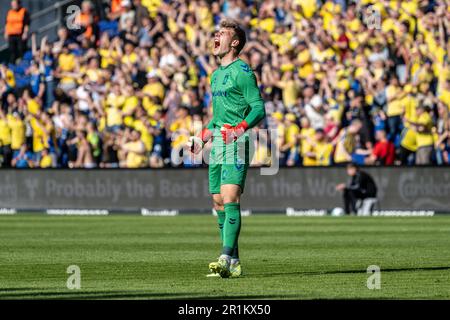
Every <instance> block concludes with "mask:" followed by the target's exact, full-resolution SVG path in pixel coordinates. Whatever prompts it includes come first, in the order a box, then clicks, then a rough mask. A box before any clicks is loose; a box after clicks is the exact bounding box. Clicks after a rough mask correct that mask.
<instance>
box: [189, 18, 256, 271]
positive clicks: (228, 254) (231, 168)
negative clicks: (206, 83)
mask: <svg viewBox="0 0 450 320" xmlns="http://www.w3.org/2000/svg"><path fill="white" fill-rule="evenodd" d="M245 42H246V36H245V31H244V30H243V29H242V28H241V27H240V26H239V25H238V24H237V23H236V22H234V21H230V20H225V21H222V22H221V24H220V29H219V31H218V32H217V33H216V34H215V36H214V49H213V54H214V56H217V57H219V58H220V67H219V68H218V69H217V70H215V71H214V72H213V74H212V75H211V91H212V106H213V117H212V120H211V121H210V122H209V124H208V125H207V126H206V127H205V128H204V129H203V130H202V132H201V134H200V136H197V137H191V138H190V139H189V142H188V143H189V147H190V148H191V150H192V151H193V152H194V153H199V152H200V151H201V150H202V148H203V146H204V144H205V143H206V142H207V141H208V140H210V139H212V149H211V154H210V159H209V173H208V174H209V192H210V193H211V194H212V198H213V203H214V209H215V210H216V212H217V216H218V224H219V229H220V235H221V239H222V253H221V255H220V257H219V259H218V261H217V262H212V263H210V264H209V269H210V271H211V274H210V275H209V276H221V277H222V278H228V277H239V276H240V275H241V273H242V269H241V264H240V261H239V252H238V238H239V232H240V229H241V212H240V197H241V194H242V193H243V191H244V186H245V178H246V175H247V169H248V167H249V164H250V161H251V152H250V136H249V134H248V130H249V129H251V128H253V127H254V126H256V125H257V124H258V123H259V122H260V121H261V120H262V119H263V118H264V117H265V110H264V102H263V100H262V98H261V95H260V93H259V89H258V86H257V84H256V77H255V75H254V74H253V71H252V69H251V68H250V66H249V65H248V64H247V63H245V62H244V61H242V60H241V59H239V57H238V56H239V53H240V52H241V50H242V48H243V47H244V45H245Z"/></svg>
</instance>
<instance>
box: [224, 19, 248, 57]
mask: <svg viewBox="0 0 450 320" xmlns="http://www.w3.org/2000/svg"><path fill="white" fill-rule="evenodd" d="M220 27H221V28H227V29H233V31H234V35H233V40H239V44H238V45H237V46H236V47H235V48H236V51H237V53H239V52H241V50H242V48H244V46H245V42H246V41H247V37H246V35H245V31H244V29H242V28H241V26H240V25H239V23H237V22H236V21H235V20H232V19H227V20H223V21H222V22H221V23H220Z"/></svg>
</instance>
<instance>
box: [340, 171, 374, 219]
mask: <svg viewBox="0 0 450 320" xmlns="http://www.w3.org/2000/svg"><path fill="white" fill-rule="evenodd" d="M346 168H347V175H348V176H349V177H350V180H349V182H348V183H347V184H345V183H341V184H338V185H337V186H336V190H338V191H343V196H344V209H345V212H346V213H347V214H356V212H357V208H356V202H357V201H358V200H364V199H367V198H376V196H377V186H376V184H375V181H374V180H373V178H372V177H371V176H370V175H369V174H368V173H366V172H364V171H361V170H360V169H359V168H358V167H357V166H356V165H355V164H353V163H350V164H348V165H347V167H346Z"/></svg>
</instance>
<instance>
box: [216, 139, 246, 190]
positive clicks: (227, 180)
mask: <svg viewBox="0 0 450 320" xmlns="http://www.w3.org/2000/svg"><path fill="white" fill-rule="evenodd" d="M213 139H214V140H213V143H212V148H211V154H210V159H209V170H208V176H209V192H210V193H211V194H217V193H220V186H221V185H224V184H236V185H238V186H240V187H241V192H242V193H243V192H244V187H245V178H246V177H247V170H248V167H249V166H250V161H251V157H250V155H252V154H253V152H252V150H250V145H252V144H250V143H249V137H248V136H242V137H241V138H239V140H238V141H236V142H234V143H231V144H228V145H225V144H224V143H223V142H222V141H220V140H221V137H220V138H219V137H214V138H213Z"/></svg>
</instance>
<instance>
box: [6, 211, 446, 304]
mask: <svg viewBox="0 0 450 320" xmlns="http://www.w3.org/2000/svg"><path fill="white" fill-rule="evenodd" d="M0 242H1V250H0V299H34V298H39V299H182V298H188V299H190V298H193V299H197V298H203V299H209V298H231V299H234V298H247V299H272V298H280V299H348V298H351V299H353V298H355V299H371V298H376V299H379V298H381V299H410V298H412V299H449V298H450V216H435V217H420V218H393V217H376V218H375V217H373V218H359V217H342V218H334V217H320V218H319V217H310V218H303V217H286V216H281V215H278V216H277V215H260V216H250V217H244V218H243V226H242V232H241V238H240V252H241V259H242V263H243V270H244V272H245V276H244V277H242V278H239V279H220V278H206V277H205V275H206V274H207V271H208V268H207V266H208V263H209V262H210V261H213V260H215V259H216V258H217V257H218V254H219V252H220V245H219V236H218V229H217V227H216V220H215V218H214V217H213V216H208V215H185V216H177V217H141V216H137V215H117V216H102V217H98V216H96V217H81V216H65V217H56V216H45V215H31V214H29V215H28V214H25V215H16V216H2V217H0ZM69 265H77V266H79V267H80V270H81V289H79V290H69V289H67V287H66V281H67V278H68V277H69V276H70V274H67V273H66V270H67V267H68V266H69ZM369 265H378V266H379V267H380V268H381V289H379V290H369V289H368V288H367V286H366V283H367V278H368V277H369V276H370V275H369V274H367V271H366V270H367V267H368V266H369Z"/></svg>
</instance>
